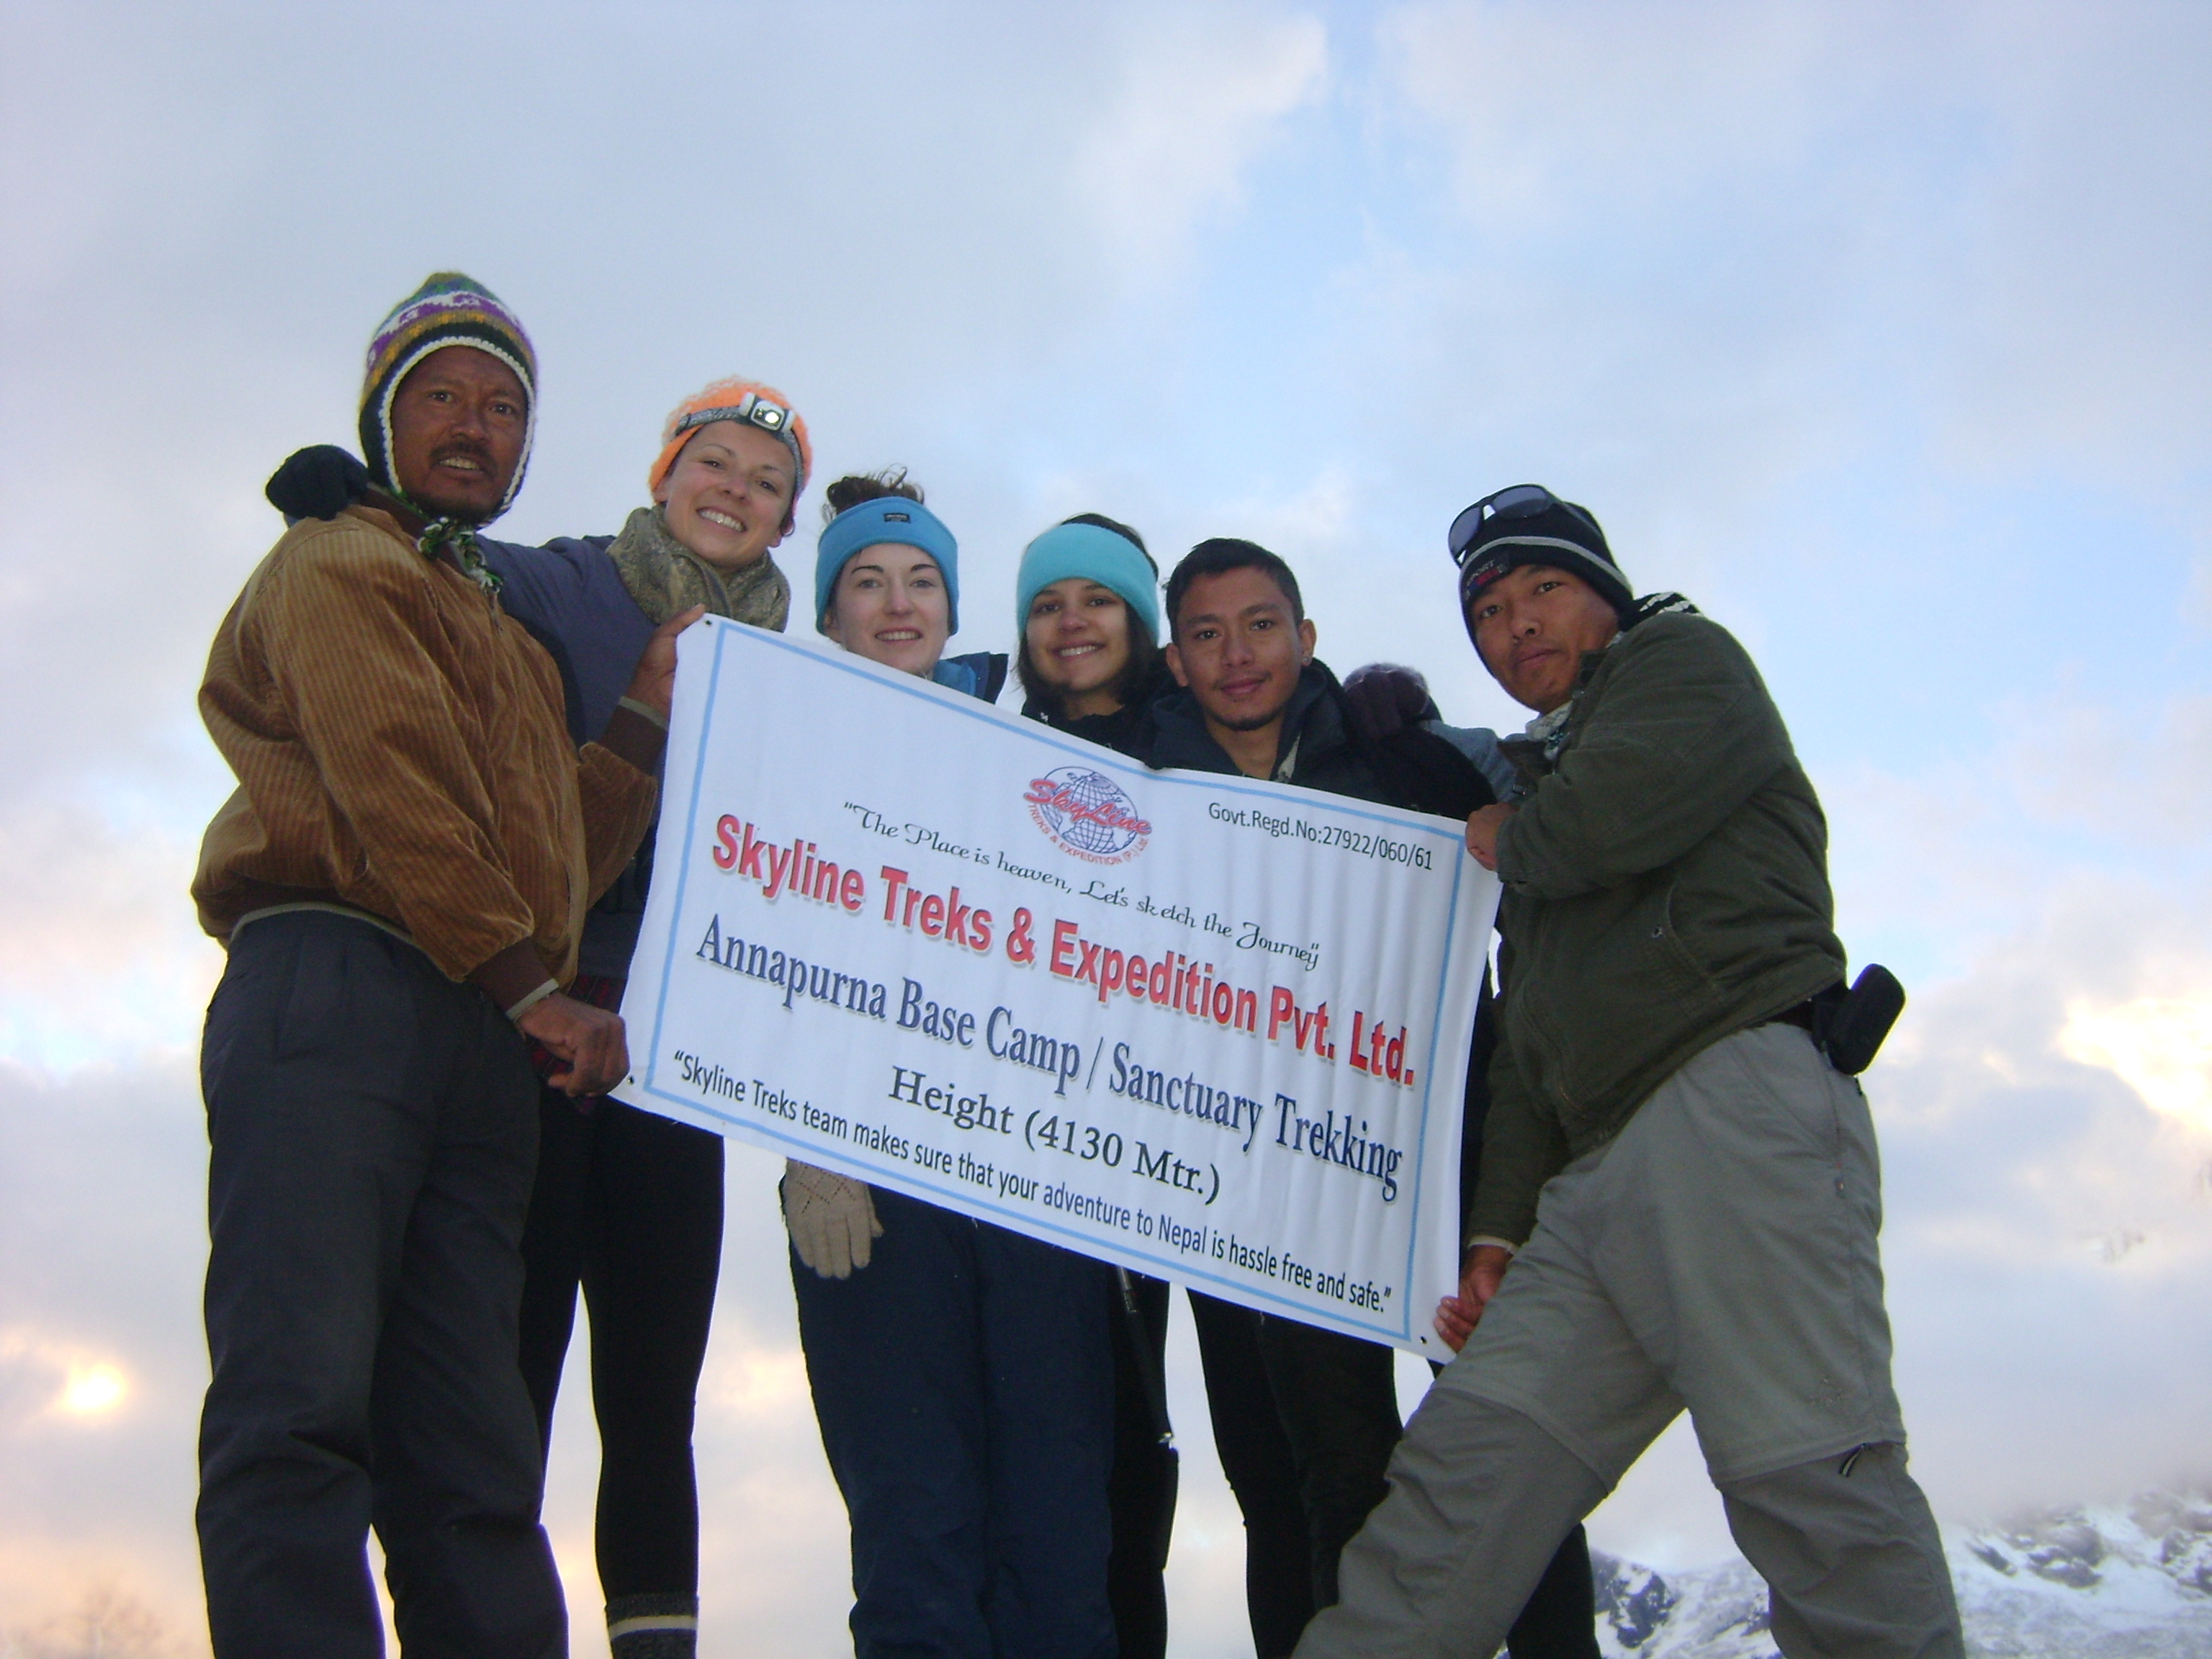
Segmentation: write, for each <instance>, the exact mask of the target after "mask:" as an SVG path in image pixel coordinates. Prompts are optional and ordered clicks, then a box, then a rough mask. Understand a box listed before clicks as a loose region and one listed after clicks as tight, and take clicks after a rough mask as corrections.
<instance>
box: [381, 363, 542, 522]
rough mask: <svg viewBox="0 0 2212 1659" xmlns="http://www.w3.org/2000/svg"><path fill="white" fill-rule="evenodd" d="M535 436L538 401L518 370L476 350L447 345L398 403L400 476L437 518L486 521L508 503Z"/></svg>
mask: <svg viewBox="0 0 2212 1659" xmlns="http://www.w3.org/2000/svg"><path fill="white" fill-rule="evenodd" d="M529 435H530V399H529V398H528V397H527V396H526V394H525V393H524V392H523V390H522V382H521V381H520V380H517V379H515V377H514V371H513V369H511V368H508V367H507V365H506V364H505V363H503V362H500V360H499V359H498V358H496V357H495V356H492V355H491V354H490V353H489V352H487V351H478V350H477V349H476V348H475V347H474V346H458V345H455V346H446V347H443V348H442V349H439V350H436V351H434V352H432V353H431V354H430V355H429V356H427V357H425V358H424V359H423V360H422V362H419V363H417V364H416V366H415V367H414V368H413V369H411V370H410V371H409V373H408V375H407V378H406V379H405V380H403V381H401V382H400V383H399V392H398V396H397V397H395V398H393V399H392V477H393V478H394V479H395V480H396V481H397V482H398V485H399V488H400V489H401V491H402V492H403V493H404V495H406V496H407V498H408V499H409V500H410V501H414V502H415V503H416V504H417V505H418V506H420V507H422V508H424V509H425V510H426V511H428V512H429V513H432V514H434V515H435V516H437V517H440V518H448V519H458V520H460V521H461V522H462V523H463V524H482V523H483V522H484V521H485V520H489V519H491V518H493V517H495V515H496V514H497V513H498V512H499V507H500V503H501V501H505V500H506V499H507V484H508V483H509V482H510V481H511V480H512V479H513V477H514V470H515V468H517V467H518V466H520V465H522V447H523V445H524V443H525V442H526V441H527V440H528V438H529Z"/></svg>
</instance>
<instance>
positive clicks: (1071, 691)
mask: <svg viewBox="0 0 2212 1659" xmlns="http://www.w3.org/2000/svg"><path fill="white" fill-rule="evenodd" d="M1022 643H1023V645H1024V647H1025V648H1026V649H1027V651H1028V652H1029V661H1030V672H1031V673H1032V674H1033V675H1034V676H1035V677H1036V681H1037V683H1038V684H1041V685H1046V686H1049V687H1051V688H1052V689H1053V690H1054V691H1057V692H1059V693H1060V706H1061V708H1062V709H1063V710H1064V711H1065V712H1066V714H1067V715H1068V717H1069V718H1071V719H1077V720H1079V719H1081V718H1082V717H1084V716H1085V715H1086V714H1113V713H1115V711H1116V710H1117V709H1119V708H1121V699H1120V697H1119V696H1118V695H1117V691H1116V687H1117V685H1118V683H1119V681H1120V679H1121V674H1122V671H1124V670H1126V669H1127V667H1128V665H1129V652H1130V639H1129V607H1128V605H1127V603H1125V602H1124V601H1123V599H1122V598H1121V595H1120V594H1119V593H1116V592H1115V591H1114V590H1113V589H1112V588H1110V587H1107V586H1103V584H1101V583H1098V582H1094V581H1091V580H1088V579H1087V578H1085V577H1082V576H1069V577H1066V578H1065V579H1064V580H1060V581H1056V582H1054V583H1052V584H1051V585H1050V586H1046V587H1041V588H1039V589H1038V590H1037V595H1036V598H1035V599H1031V600H1030V614H1029V620H1028V622H1027V623H1024V627H1023V630H1022Z"/></svg>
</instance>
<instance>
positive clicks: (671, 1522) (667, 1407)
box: [522, 1088, 722, 1604]
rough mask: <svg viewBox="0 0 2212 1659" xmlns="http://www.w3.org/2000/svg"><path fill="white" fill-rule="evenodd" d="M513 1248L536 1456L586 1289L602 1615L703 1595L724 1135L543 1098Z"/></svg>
mask: <svg viewBox="0 0 2212 1659" xmlns="http://www.w3.org/2000/svg"><path fill="white" fill-rule="evenodd" d="M538 1129H539V1133H538V1183H537V1187H536V1188H535V1190H534V1191H533V1192H532V1194H531V1200H530V1224H529V1226H528V1227H527V1229H526V1231H524V1233H523V1240H522V1252H523V1257H524V1260H525V1261H526V1265H527V1268H528V1272H527V1274H526V1278H525V1279H524V1281H523V1292H522V1376H523V1380H524V1382H525V1383H526V1385H527V1386H528V1388H529V1389H530V1399H531V1403H532V1405H533V1406H535V1407H536V1408H537V1413H538V1436H539V1442H540V1444H541V1445H546V1446H550V1443H551V1442H552V1436H553V1402H554V1398H555V1396H556V1394H557V1393H558V1392H559V1390H560V1387H561V1367H562V1361H563V1360H564V1359H565V1358H566V1357H567V1355H568V1339H569V1336H570V1334H571V1333H572V1332H573V1331H574V1328H575V1322H576V1291H577V1289H578V1287H579V1286H580V1287H581V1288H582V1290H583V1293H584V1302H585V1305H586V1308H587V1309H588V1310H589V1311H590V1316H591V1325H592V1413H593V1415H594V1416H595V1417H597V1419H599V1510H598V1526H597V1543H598V1550H599V1584H600V1588H601V1589H603V1590H604V1591H605V1595H606V1598H607V1601H608V1602H609V1603H610V1604H613V1603H616V1602H619V1601H623V1600H624V1599H625V1598H627V1597H630V1596H635V1595H667V1594H671V1593H675V1594H681V1595H696V1594H697V1593H698V1589H699V1486H698V1479H697V1475H696V1471H695V1469H694V1467H693V1463H692V1457H691V1428H692V1419H693V1417H694V1415H695V1412H696V1404H697V1400H698V1394H699V1370H700V1367H701V1366H702V1364H705V1362H706V1358H707V1329H708V1323H709V1322H710V1321H711V1320H712V1319H713V1316H714V1285H715V1281H716V1279H718V1278H719V1276H720V1272H721V1264H722V1138H721V1136H720V1135H718V1134H714V1133H709V1132H708V1131H707V1130H705V1129H697V1128H694V1127H691V1126H690V1124H688V1123H678V1122H676V1121H673V1120H671V1119H669V1118H665V1117H660V1116H658V1115H655V1114H653V1113H651V1112H641V1111H639V1110H637V1109H635V1108H634V1107H629V1106H625V1105H623V1104H622V1103H620V1102H619V1101H613V1100H607V1099H598V1100H594V1101H592V1103H591V1109H590V1110H589V1111H588V1112H584V1111H579V1110H578V1109H577V1107H576V1103H575V1102H574V1101H572V1100H571V1099H569V1098H568V1096H566V1095H564V1094H562V1093H561V1091H558V1090H557V1089H551V1088H548V1089H544V1091H542V1093H541V1095H540V1097H539V1100H538Z"/></svg>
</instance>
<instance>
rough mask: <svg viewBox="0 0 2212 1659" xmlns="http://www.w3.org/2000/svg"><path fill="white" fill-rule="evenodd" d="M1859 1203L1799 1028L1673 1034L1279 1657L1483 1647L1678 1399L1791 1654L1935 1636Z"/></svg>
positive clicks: (1939, 1609)
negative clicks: (1318, 1603)
mask: <svg viewBox="0 0 2212 1659" xmlns="http://www.w3.org/2000/svg"><path fill="white" fill-rule="evenodd" d="M1880 1228H1881V1171H1880V1168H1879V1164H1878V1162H1877V1159H1876V1155H1875V1140H1874V1126H1873V1122H1872V1120H1871V1119H1870V1118H1869V1115H1868V1113H1867V1109H1866V1101H1865V1097H1864V1096H1863V1095H1862V1094H1861V1092H1860V1091H1859V1088H1858V1085H1857V1084H1856V1083H1855V1082H1853V1081H1852V1080H1851V1079H1849V1078H1845V1077H1842V1076H1839V1075H1838V1073H1836V1072H1834V1071H1833V1070H1832V1069H1831V1068H1830V1067H1829V1066H1828V1065H1827V1063H1826V1060H1823V1059H1822V1058H1821V1056H1820V1054H1819V1053H1818V1051H1817V1050H1815V1049H1814V1047H1813V1045H1812V1043H1811V1042H1809V1041H1808V1039H1807V1037H1806V1036H1805V1034H1804V1033H1803V1032H1802V1031H1801V1030H1798V1029H1797V1028H1796V1027H1795V1026H1790V1025H1766V1026H1760V1027H1758V1028H1757V1029H1755V1030H1749V1031H1742V1032H1738V1033H1737V1034H1735V1036H1730V1037H1727V1038H1724V1039H1723V1041H1721V1042H1717V1043H1715V1044H1714V1045H1713V1046H1712V1047H1711V1048H1708V1049H1706V1050H1705V1052H1704V1053H1703V1054H1699V1055H1698V1056H1697V1057H1696V1058H1695V1059H1694V1060H1692V1061H1691V1062H1690V1063H1689V1064H1688V1065H1686V1066H1684V1067H1683V1068H1682V1069H1681V1070H1680V1072H1678V1073H1675V1074H1674V1076H1673V1077H1671V1078H1669V1079H1668V1080H1667V1082H1666V1083H1664V1084H1663V1085H1661V1086H1660V1088H1659V1089H1658V1090H1657V1091H1656V1092H1655V1093H1654V1094H1653V1096H1652V1097H1651V1098H1650V1100H1649V1101H1647V1102H1646V1103H1644V1107H1643V1108H1642V1109H1641V1110H1639V1111H1638V1113H1637V1115H1635V1116H1634V1117H1633V1118H1632V1119H1631V1120H1630V1121H1629V1124H1628V1127H1626V1129H1624V1130H1623V1131H1622V1132H1621V1133H1620V1136H1619V1137H1617V1138H1616V1139H1614V1140H1613V1142H1612V1143H1611V1144H1610V1145H1609V1146H1605V1147H1603V1148H1601V1150H1599V1151H1598V1152H1593V1153H1591V1154H1590V1155H1589V1156H1588V1157H1586V1158H1582V1159H1579V1160H1578V1161H1577V1162H1576V1163H1574V1164H1571V1165H1570V1166H1569V1167H1568V1168H1567V1169H1566V1170H1565V1171H1564V1172H1563V1173H1562V1174H1561V1175H1560V1176H1559V1177H1558V1178H1557V1179H1556V1180H1554V1181H1553V1182H1552V1183H1551V1185H1550V1186H1548V1187H1547V1188H1545V1190H1544V1195H1543V1200H1542V1202H1541V1205H1540V1206H1539V1209H1538V1212H1537V1221H1536V1231H1535V1236H1534V1237H1532V1238H1531V1239H1530V1240H1529V1241H1528V1247H1527V1248H1526V1249H1524V1250H1523V1251H1522V1253H1521V1255H1519V1256H1518V1257H1516V1259H1515V1261H1514V1263H1513V1266H1512V1267H1511V1268H1510V1270H1509V1271H1508V1273H1506V1276H1505V1281H1504V1285H1503V1287H1502V1288H1501V1289H1500V1291H1499V1293H1498V1297H1497V1298H1496V1299H1495V1300H1494V1301H1492V1304H1491V1305H1490V1307H1489V1309H1488V1310H1486V1313H1485V1314H1484V1316H1483V1320H1482V1322H1481V1324H1480V1326H1479V1327H1478V1328H1476V1331H1475V1334H1474V1336H1473V1337H1472V1338H1470V1339H1469V1340H1468V1345H1467V1346H1466V1348H1465V1349H1464V1350H1463V1351H1462V1353H1461V1354H1460V1356H1459V1358H1457V1359H1456V1360H1455V1361H1454V1362H1453V1364H1451V1365H1450V1366H1449V1367H1448V1368H1447V1369H1446V1370H1444V1372H1443V1375H1442V1376H1439V1377H1438V1378H1437V1382H1436V1383H1435V1385H1434V1386H1433V1387H1432V1388H1431V1389H1430V1391H1429V1395H1428V1397H1427V1398H1426V1400H1425V1401H1423V1402H1422V1405H1421V1408H1420V1410H1419V1412H1417V1413H1415V1414H1414V1417H1413V1422H1412V1423H1411V1424H1410V1425H1408V1427H1407V1434H1406V1438H1405V1439H1404V1440H1403V1441H1402V1442H1401V1443H1400V1446H1399V1449H1398V1452H1397V1455H1395V1457H1394V1458H1393V1459H1392V1460H1391V1465H1390V1494H1389V1497H1388V1498H1385V1499H1384V1500H1383V1504H1382V1505H1381V1506H1380V1507H1379V1508H1378V1509H1377V1510H1376V1511H1375V1513H1374V1515H1373V1516H1371V1517H1370V1519H1369V1521H1368V1523H1367V1525H1366V1527H1365V1528H1363V1529H1362V1531H1361V1532H1360V1534H1358V1537H1356V1538H1354V1539H1353V1540H1352V1543H1351V1544H1350V1545H1349V1546H1347V1547H1346V1550H1345V1553H1344V1558H1343V1562H1342V1565H1341V1568H1340V1575H1341V1588H1342V1592H1343V1599H1342V1601H1340V1602H1339V1603H1338V1605H1337V1606H1336V1607H1334V1608H1332V1609H1330V1610H1329V1611H1328V1612H1326V1613H1322V1614H1321V1615H1320V1616H1319V1617H1318V1618H1317V1619H1316V1620H1315V1621H1314V1622H1313V1624H1312V1625H1311V1626H1309V1627H1308V1629H1307V1632H1306V1636H1305V1639H1304V1641H1302V1642H1301V1643H1300V1644H1298V1650H1297V1651H1298V1655H1299V1656H1300V1659H1324V1656H1328V1659H1333V1656H1338V1655H1346V1656H1349V1655H1353V1654H1358V1655H1361V1656H1366V1659H1382V1656H1407V1659H1412V1656H1415V1655H1419V1656H1422V1659H1430V1656H1437V1659H1441V1656H1445V1655H1453V1656H1468V1659H1489V1656H1490V1655H1492V1654H1493V1653H1495V1652H1496V1651H1497V1650H1498V1644H1500V1643H1501V1642H1503V1641H1504V1638H1505V1632H1506V1630H1507V1628H1508V1627H1509V1626H1510V1625H1511V1623H1512V1621H1513V1617H1514V1615H1515V1614H1516V1613H1518V1612H1519V1610H1520V1608H1521V1606H1522V1603H1523V1602H1524V1601H1526V1600H1527V1599H1528V1592H1529V1590H1530V1589H1532V1588H1533V1587H1534V1584H1535V1583H1536V1581H1537V1579H1538V1577H1541V1574H1542V1572H1543V1570H1544V1566H1545V1564H1546V1563H1547V1562H1548V1561H1549V1560H1550V1559H1551V1557H1552V1553H1553V1550H1554V1549H1556V1548H1557V1547H1558V1546H1559V1540H1560V1539H1561V1538H1563V1537H1564V1536H1565V1534H1566V1532H1567V1530H1568V1529H1569V1528H1571V1527H1572V1526H1573V1525H1574V1523H1575V1522H1577V1521H1578V1520H1580V1519H1581V1518H1582V1517H1583V1516H1584V1515H1586V1514H1587V1513H1588V1512H1589V1510H1591V1509H1593V1508H1595V1506H1596V1504H1598V1503H1599V1501H1600V1500H1601V1499H1602V1498H1604V1496H1605V1495H1606V1493H1607V1492H1609V1491H1611V1490H1612V1488H1613V1486H1614V1485H1615V1484H1617V1483H1618V1482H1619V1480H1620V1477H1621V1476H1622V1475H1623V1474H1626V1472H1627V1470H1628V1468H1629V1466H1630V1465H1631V1464H1632V1463H1633V1462H1635V1461H1636V1459H1637V1458H1638V1456H1640V1455H1642V1454H1643V1452H1644V1448H1645V1447H1647V1446H1649V1445H1650V1443H1651V1442H1652V1441H1653V1440H1654V1439H1656V1437H1658V1435H1659V1433H1660V1431H1662V1430H1663V1429H1664V1428H1665V1427H1666V1426H1667V1425H1668V1424H1669V1423H1670V1422H1672V1421H1673V1420H1674V1417H1675V1415H1676V1413H1680V1412H1681V1411H1682V1410H1684V1409H1685V1408H1686V1409H1687V1410H1688V1411H1689V1413H1690V1418H1691V1422H1692V1425H1693V1426H1694V1427H1695V1428H1696V1430H1697V1432H1698V1439H1699V1445H1700V1447H1701V1448H1702V1449H1703V1450H1704V1452H1705V1463H1706V1468H1707V1469H1708V1471H1709V1472H1710V1473H1711V1476H1712V1479H1713V1483H1714V1485H1716V1486H1718V1487H1719V1488H1720V1490H1721V1492H1722V1495H1723V1499H1724V1500H1725V1503H1726V1506H1727V1510H1728V1516H1729V1527H1730V1528H1731V1530H1732V1531H1733V1532H1734V1534H1735V1539H1736V1542H1737V1544H1738V1545H1739V1546H1740V1547H1741V1548H1742V1550H1743V1552H1744V1554H1745V1556H1746V1557H1747V1559H1749V1560H1750V1562H1751V1564H1752V1565H1753V1566H1754V1567H1756V1568H1758V1569H1759V1571H1760V1573H1761V1574H1762V1575H1764V1576H1765V1579H1766V1581H1767V1584H1768V1587H1769V1589H1770V1590H1771V1593H1772V1597H1773V1609H1774V1624H1773V1628H1774V1635H1775V1639H1776V1642H1777V1644H1778V1645H1779V1646H1780V1648H1781V1650H1782V1651H1783V1652H1784V1654H1785V1655H1788V1656H1790V1659H1801V1656H1802V1659H1812V1656H1820V1659H1846V1656H1848V1659H1905V1656H1915V1659H1918V1656H1927V1659H1946V1656H1955V1655H1958V1654H1960V1652H1961V1651H1962V1645H1961V1641H1960V1632H1959V1619H1958V1611H1957V1608H1956V1607H1955V1606H1954V1603H1953V1600H1952V1594H1951V1583H1950V1574H1949V1571H1948V1569H1947V1567H1946V1565H1945V1563H1944V1560H1943V1552H1942V1542H1941V1541H1940V1539H1939V1537H1938V1535H1937V1534H1936V1523H1935V1520H1934V1517H1933V1516H1931V1515H1930V1514H1929V1510H1928V1504H1927V1501H1926V1499H1925V1498H1923V1497H1922V1495H1921V1493H1920V1490H1919V1488H1918V1487H1917V1486H1916V1485H1915V1484H1914V1483H1913V1481H1912V1479H1911V1476H1910V1475H1909V1474H1906V1473H1905V1449H1904V1440H1905V1425H1904V1421H1903V1419H1902V1417H1901V1415H1900V1414H1899V1410H1898V1405H1897V1397H1896V1395H1895V1394H1894V1392H1893V1390H1892V1389H1891V1387H1890V1378H1889V1359H1890V1343H1889V1322H1888V1319H1887V1316H1886V1315H1885V1314H1884V1312H1883V1310H1882V1297H1881V1256H1880V1252H1879V1249H1878V1247H1877V1244H1876V1242H1875V1241H1876V1234H1877V1233H1878V1231H1879V1230H1880ZM1854 1454H1856V1455H1854Z"/></svg>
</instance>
